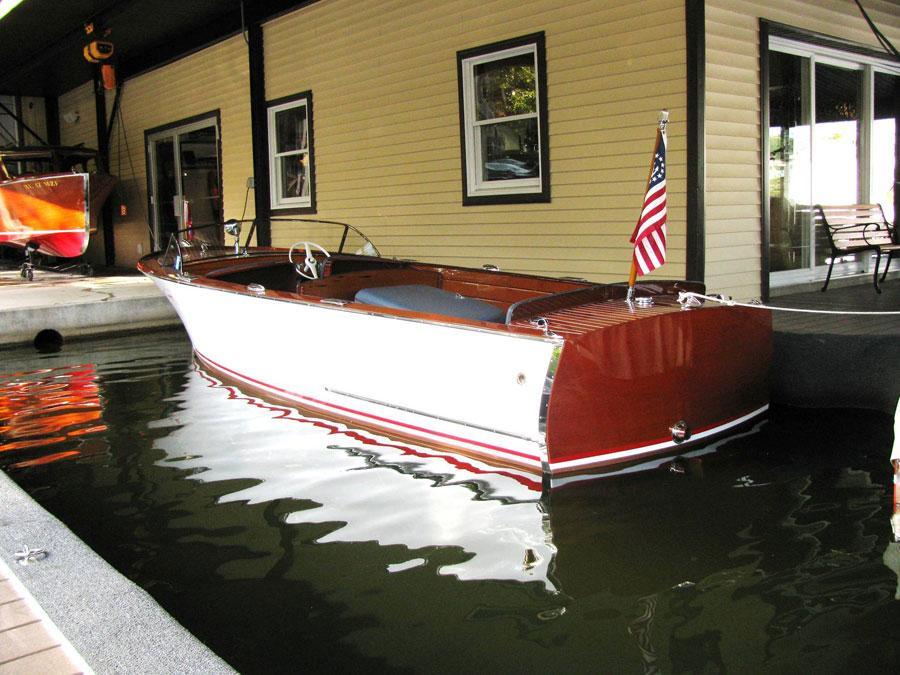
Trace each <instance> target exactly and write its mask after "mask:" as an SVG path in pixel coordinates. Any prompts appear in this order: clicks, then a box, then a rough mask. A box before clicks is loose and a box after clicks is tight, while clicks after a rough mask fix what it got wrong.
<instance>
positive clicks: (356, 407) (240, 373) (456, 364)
mask: <svg viewBox="0 0 900 675" xmlns="http://www.w3.org/2000/svg"><path fill="white" fill-rule="evenodd" d="M151 278H153V280H154V282H155V283H156V284H157V286H159V288H160V289H161V290H162V292H163V293H164V294H165V295H166V296H167V297H168V299H169V301H170V302H171V303H172V305H173V306H174V307H175V310H176V311H177V312H178V314H179V316H180V317H181V320H182V322H183V323H184V326H185V328H186V329H187V331H188V334H189V335H190V338H191V341H192V343H193V346H194V350H195V352H196V354H197V355H198V356H199V358H200V359H201V360H202V361H203V362H205V363H206V364H207V365H209V366H211V367H212V368H213V369H214V370H216V371H218V372H219V373H220V374H221V375H224V376H226V377H228V378H229V379H232V380H235V381H237V382H238V383H242V384H244V385H246V386H248V387H250V388H252V389H255V390H260V391H262V392H265V393H267V394H268V395H270V396H273V397H276V398H279V399H283V400H287V401H291V402H294V403H295V404H296V405H298V406H299V407H302V408H306V409H312V410H317V411H320V412H321V413H323V414H325V415H331V416H339V417H341V418H346V419H350V420H354V421H356V422H358V423H359V424H361V425H368V426H377V427H380V428H382V429H385V430H387V431H388V432H393V433H397V434H401V435H403V436H406V437H411V438H413V439H417V440H419V441H421V442H423V443H426V444H432V445H440V446H442V447H450V448H453V449H456V450H459V451H461V452H463V453H467V454H473V455H477V456H482V457H487V458H491V459H493V460H495V461H499V462H502V463H507V464H512V465H518V466H522V467H527V468H529V469H531V470H533V471H537V472H541V471H543V470H544V469H545V467H546V466H547V456H546V445H545V435H544V430H543V429H542V415H543V414H545V412H546V410H544V409H542V406H545V405H546V396H545V395H544V394H545V386H549V383H548V373H549V372H550V370H551V365H552V364H553V363H554V359H556V358H558V356H559V349H560V346H561V342H560V341H559V340H558V339H553V338H550V337H540V336H527V335H516V334H509V333H504V332H500V331H491V330H487V329H480V328H475V327H469V326H461V325H458V324H451V323H439V322H433V321H425V320H415V319H408V318H402V317H396V316H385V315H379V314H374V313H372V314H368V315H365V313H363V312H360V311H359V310H355V309H349V308H344V307H340V306H334V305H328V304H324V303H303V302H288V301H284V300H279V299H277V298H271V297H254V296H250V295H246V294H240V293H233V292H228V291H223V290H216V289H210V288H204V287H201V286H199V285H195V284H192V283H190V282H187V281H183V280H180V279H177V278H175V277H158V276H153V277H151ZM361 314H363V315H364V317H363V316H360V315H361ZM361 319H363V320H361Z"/></svg>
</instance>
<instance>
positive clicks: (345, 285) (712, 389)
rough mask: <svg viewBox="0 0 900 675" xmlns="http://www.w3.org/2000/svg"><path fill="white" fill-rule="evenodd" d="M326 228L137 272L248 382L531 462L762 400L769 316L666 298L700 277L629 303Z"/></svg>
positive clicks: (249, 388)
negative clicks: (391, 249) (397, 251)
mask: <svg viewBox="0 0 900 675" xmlns="http://www.w3.org/2000/svg"><path fill="white" fill-rule="evenodd" d="M311 227H315V228H317V230H318V228H322V227H323V225H322V224H321V223H313V224H312V225H311ZM230 228H231V230H232V231H234V230H235V229H236V225H235V223H231V224H230ZM324 236H325V233H324V231H317V232H316V234H315V237H316V240H317V241H320V242H321V243H322V244H324V245H326V246H329V248H325V247H324V246H320V245H319V244H317V243H313V242H311V241H308V242H298V243H297V244H295V245H294V246H292V247H291V249H290V250H277V249H240V248H239V246H238V244H237V243H236V244H235V250H231V251H226V250H222V249H212V248H209V247H207V246H206V245H203V246H201V247H197V246H196V245H189V243H184V242H177V241H173V242H172V244H170V246H169V249H168V250H167V251H166V252H165V253H163V254H161V253H155V254H151V255H149V256H146V257H144V258H143V259H142V260H141V261H140V263H139V265H138V267H139V269H140V270H141V271H142V272H143V273H144V274H146V275H147V276H149V277H150V278H152V279H153V281H154V282H155V283H156V284H157V286H158V287H159V288H160V289H161V291H162V292H163V293H164V294H165V295H166V296H167V297H168V299H169V300H170V301H171V303H172V304H173V306H174V307H175V309H176V311H177V312H178V314H179V316H180V317H181V320H182V322H183V323H184V326H185V328H186V329H187V332H188V334H189V335H190V339H191V341H192V343H193V347H194V351H195V354H196V357H197V359H198V360H199V361H200V363H201V364H202V365H203V366H204V367H205V368H207V369H208V370H210V371H211V372H212V373H213V374H215V375H216V376H217V377H219V378H220V379H223V380H224V381H226V382H229V383H235V384H237V385H238V386H240V387H241V388H242V389H243V390H244V391H245V392H248V393H253V394H257V395H259V396H261V397H263V398H267V399H271V400H275V401H278V402H286V403H289V404H290V405H293V406H295V407H298V408H300V409H302V410H303V411H306V412H311V413H312V414H315V415H319V416H325V417H331V418H337V419H341V420H344V421H349V423H350V424H352V425H356V426H362V427H371V428H375V429H377V430H379V431H381V432H383V433H387V434H388V435H389V436H394V437H400V438H404V439H410V440H413V441H415V442H416V443H418V444H424V445H429V446H432V447H439V448H442V449H445V450H446V449H449V450H453V451H455V452H459V453H463V454H467V455H471V456H476V457H479V458H481V459H483V460H485V461H489V462H492V463H495V464H504V465H512V466H516V467H519V468H522V469H526V470H529V471H532V472H535V473H544V474H550V475H560V474H566V473H572V472H584V471H593V470H608V469H611V468H620V467H621V465H622V464H628V463H643V462H646V461H647V459H649V458H652V457H655V456H658V455H672V454H680V453H681V452H683V451H684V450H685V449H686V448H688V447H690V446H693V445H697V444H704V443H708V442H710V441H711V440H712V439H714V438H716V437H719V436H721V435H723V434H726V433H729V432H732V431H735V430H736V429H737V428H738V427H740V426H742V425H745V424H748V423H750V422H752V421H753V420H755V419H756V418H757V417H759V416H760V415H762V414H764V413H765V411H766V410H767V408H768V395H769V389H768V367H769V361H770V356H771V351H772V322H771V315H770V313H769V312H768V311H767V310H763V309H755V308H747V307H739V306H725V305H721V304H717V303H710V302H707V303H702V304H699V306H688V305H687V304H682V303H680V302H679V295H680V294H682V293H685V292H692V293H703V291H704V287H703V285H702V284H699V283H695V282H685V281H653V282H647V283H642V284H638V285H637V287H636V292H635V299H634V301H633V302H629V301H627V300H626V291H627V286H626V285H625V284H595V283H589V282H587V281H583V280H571V279H554V278H549V277H537V276H531V275H525V274H515V273H508V272H501V271H499V270H496V269H468V268H462V267H454V266H448V265H439V264H430V263H423V262H415V261H406V260H396V259H389V258H385V257H381V256H380V255H378V252H377V249H375V247H374V246H373V245H372V243H371V242H370V241H369V240H368V239H366V238H365V237H364V236H363V235H361V233H359V232H358V231H357V230H355V229H354V228H351V227H350V226H346V225H341V226H340V227H339V228H338V231H337V234H336V235H334V237H333V238H331V239H323V238H322V237H324ZM354 239H357V240H358V241H357V242H356V243H353V244H352V245H351V241H352V240H354ZM350 251H355V252H352V253H351V252H350Z"/></svg>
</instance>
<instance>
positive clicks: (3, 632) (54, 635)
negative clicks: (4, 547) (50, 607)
mask: <svg viewBox="0 0 900 675" xmlns="http://www.w3.org/2000/svg"><path fill="white" fill-rule="evenodd" d="M64 641H65V639H64V638H63V637H62V636H61V634H60V633H59V631H58V630H57V629H56V626H54V625H53V624H52V623H51V622H50V620H49V619H48V618H47V617H46V615H45V614H44V613H43V611H42V610H41V609H40V608H39V607H38V605H37V603H36V602H35V601H34V598H32V597H31V594H30V593H28V591H27V590H26V589H25V587H24V586H22V584H21V583H20V582H19V581H18V579H16V578H15V576H14V574H13V572H12V570H11V569H10V568H9V567H8V566H7V565H6V563H4V562H3V561H2V560H0V675H19V674H23V675H24V674H25V673H28V674H31V673H53V674H54V675H68V674H70V673H71V674H74V673H85V672H90V669H89V668H87V667H86V665H85V664H84V663H83V662H82V661H81V660H80V657H78V656H77V655H76V654H75V653H74V651H72V648H71V646H70V645H68V644H63V643H64Z"/></svg>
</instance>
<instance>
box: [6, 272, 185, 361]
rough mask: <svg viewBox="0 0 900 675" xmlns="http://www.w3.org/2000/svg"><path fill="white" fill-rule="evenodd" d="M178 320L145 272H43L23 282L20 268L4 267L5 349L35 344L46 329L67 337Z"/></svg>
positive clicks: (131, 330) (145, 328)
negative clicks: (96, 274)
mask: <svg viewBox="0 0 900 675" xmlns="http://www.w3.org/2000/svg"><path fill="white" fill-rule="evenodd" d="M178 324H179V321H178V316H177V315H176V314H175V311H174V310H173V309H172V306H171V305H170V304H169V301H168V300H166V298H165V297H164V296H163V295H162V294H161V293H160V292H159V291H157V290H156V286H154V285H153V282H152V281H150V280H149V279H147V278H146V277H144V276H143V275H139V274H127V275H112V276H93V277H83V276H74V275H67V274H59V273H56V272H49V271H45V270H39V271H37V272H36V273H35V277H34V281H32V282H24V281H23V279H22V278H21V276H20V274H19V272H18V270H14V269H13V270H0V348H2V347H9V346H14V345H20V344H32V343H33V342H34V340H35V338H36V337H37V336H38V335H39V334H41V331H52V332H53V333H55V334H56V335H58V336H59V337H60V338H61V339H62V341H68V340H70V339H73V338H80V337H85V336H88V335H112V334H116V333H124V332H133V331H140V330H149V329H153V328H161V327H164V326H174V325H178ZM53 333H51V335H52V334H53ZM45 335H47V334H46V333H45Z"/></svg>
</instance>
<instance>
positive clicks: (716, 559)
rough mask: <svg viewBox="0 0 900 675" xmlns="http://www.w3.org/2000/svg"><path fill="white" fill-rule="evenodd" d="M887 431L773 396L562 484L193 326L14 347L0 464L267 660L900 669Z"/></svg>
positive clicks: (120, 562) (161, 597) (229, 651)
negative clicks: (357, 404) (646, 461)
mask: <svg viewBox="0 0 900 675" xmlns="http://www.w3.org/2000/svg"><path fill="white" fill-rule="evenodd" d="M891 442H892V420H891V419H890V418H889V417H887V416H885V415H880V414H875V413H866V412H854V411H828V412H821V411H818V412H810V411H798V410H786V409H776V410H774V411H773V412H772V415H771V416H770V419H769V420H768V421H767V422H765V423H763V424H762V425H761V426H759V427H758V428H757V429H756V430H754V431H753V432H752V433H748V434H746V435H743V436H741V437H739V438H736V439H733V440H731V441H729V442H727V443H725V444H723V445H722V446H721V447H720V448H719V450H718V451H717V452H716V453H715V454H712V455H707V456H704V457H702V458H698V459H692V460H689V461H685V462H683V463H681V464H679V465H678V467H677V468H678V471H672V470H670V469H668V468H661V469H657V470H652V471H647V472H642V473H638V474H629V475H623V476H619V477H615V478H608V479H604V480H598V481H591V482H587V483H579V484H574V485H569V486H566V487H564V488H561V489H558V490H554V491H553V492H552V494H549V495H548V494H542V493H541V492H540V491H539V490H536V489H534V488H535V486H534V485H533V484H532V483H530V482H529V481H527V480H524V479H522V478H521V477H518V476H511V475H504V474H503V473H498V472H491V471H489V470H488V468H487V467H485V466H483V465H479V464H477V463H474V462H468V461H455V462H454V461H448V460H447V459H445V458H442V457H440V456H438V455H437V454H436V453H434V452H431V451H425V450H422V449H417V448H412V447H409V446H404V445H400V444H395V443H392V442H391V441H389V440H388V439H384V438H379V437H375V436H372V435H371V434H364V433H359V432H354V431H351V430H347V429H345V428H344V427H341V426H339V425H335V424H330V423H322V422H315V421H313V420H309V419H306V418H303V417H301V416H300V415H298V414H297V413H296V412H294V411H291V410H288V409H285V408H278V407H273V406H269V405H267V404H265V403H263V402H261V401H258V400H256V399H252V398H248V397H246V396H244V395H243V394H241V393H240V392H238V391H236V390H234V389H230V388H227V387H223V386H221V385H219V384H218V383H217V382H216V381H215V380H213V379H211V378H209V377H208V376H207V375H205V374H204V373H203V372H202V371H198V370H197V369H196V368H195V367H194V366H193V364H192V362H191V356H190V346H189V344H188V342H187V340H186V338H185V337H184V335H183V334H182V333H179V332H173V333H161V334H157V335H151V336H142V337H130V338H121V339H112V340H106V341H94V342H91V343H81V344H72V345H67V346H66V347H65V348H64V350H63V351H62V352H60V353H58V354H53V355H38V354H36V353H34V352H33V351H31V350H18V351H6V352H0V466H2V468H3V469H4V470H5V471H6V472H7V473H8V474H9V475H10V476H11V477H12V478H13V479H14V480H15V481H17V482H18V483H19V484H20V485H21V486H22V487H23V488H25V489H26V490H27V491H28V492H29V493H30V494H31V495H32V496H33V497H34V498H35V499H36V500H37V501H38V502H40V503H41V504H42V505H43V506H44V507H45V508H46V509H48V510H49V511H51V512H52V513H54V514H55V515H56V516H58V517H59V518H60V519H62V520H63V521H64V522H65V523H66V524H67V525H68V526H69V527H70V528H71V529H72V530H73V531H74V532H75V533H76V534H78V535H79V536H80V537H81V538H82V539H84V540H85V541H86V542H87V543H88V544H89V545H90V546H91V547H93V548H94V549H95V550H96V551H98V552H99V553H100V554H101V555H102V556H103V557H104V558H106V559H107V560H109V561H110V562H111V563H112V564H113V565H114V566H116V567H117V568H118V569H119V570H121V571H122V572H123V573H124V574H126V575H127V576H129V577H130V578H131V579H133V580H134V581H135V582H136V583H138V584H140V585H141V586H143V587H144V588H145V589H147V590H148V591H149V592H150V593H151V594H152V595H153V596H154V597H155V598H156V599H157V601H158V602H159V603H160V604H161V605H162V606H163V607H165V608H166V609H167V610H168V611H169V612H170V613H171V614H172V615H174V616H175V617H176V618H177V619H178V620H179V621H180V622H182V623H183V624H184V625H185V626H186V627H187V628H188V629H189V630H191V631H192V632H193V633H194V634H195V635H197V636H198V637H199V638H200V639H201V640H202V641H204V642H205V643H206V644H208V645H209V646H210V647H211V648H212V649H213V650H214V651H216V652H217V653H218V654H220V655H221V656H222V657H223V658H225V659H226V660H227V661H228V662H229V663H231V664H232V665H233V666H234V667H235V668H237V669H239V670H241V671H243V672H247V673H263V672H287V671H290V672H322V671H333V670H334V669H336V668H343V669H348V670H349V669H354V670H357V671H363V672H367V671H373V670H378V671H382V672H414V671H415V672H429V673H431V672H447V673H451V672H454V673H455V672H463V671H472V672H482V671H494V672H591V673H653V672H660V673H685V672H688V673H707V672H732V673H745V672H746V673H761V672H776V673H809V672H816V673H828V672H841V673H846V672H859V673H867V672H896V671H897V668H898V667H900V601H898V600H897V599H896V596H897V593H898V577H897V571H898V569H900V550H898V548H897V546H898V545H897V544H895V543H893V537H892V533H891V527H890V517H891V502H892V499H891V489H892V486H891V479H892V476H891V469H890V464H889V462H888V458H889V454H890V447H891ZM0 508H2V506H0Z"/></svg>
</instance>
